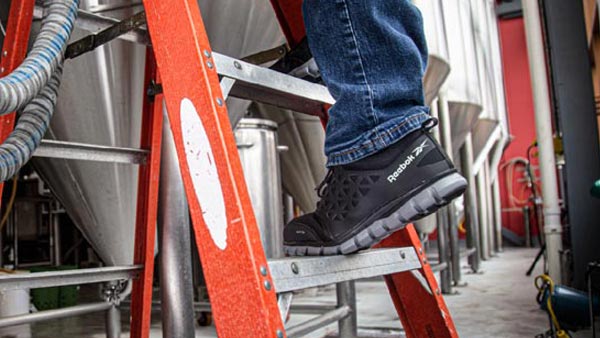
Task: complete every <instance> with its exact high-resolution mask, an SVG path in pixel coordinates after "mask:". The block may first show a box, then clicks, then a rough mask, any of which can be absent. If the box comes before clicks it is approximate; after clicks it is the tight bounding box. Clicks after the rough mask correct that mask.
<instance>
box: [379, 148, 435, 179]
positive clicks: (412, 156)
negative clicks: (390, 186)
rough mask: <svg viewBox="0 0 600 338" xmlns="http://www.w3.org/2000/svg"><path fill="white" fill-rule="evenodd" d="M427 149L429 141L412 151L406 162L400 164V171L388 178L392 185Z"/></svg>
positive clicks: (397, 170)
mask: <svg viewBox="0 0 600 338" xmlns="http://www.w3.org/2000/svg"><path fill="white" fill-rule="evenodd" d="M427 147H428V145H427V140H425V141H423V143H421V145H419V146H417V147H416V148H415V149H413V151H411V153H410V154H409V155H408V156H407V157H406V159H405V160H404V162H402V163H400V165H399V166H398V169H396V171H394V172H393V173H392V174H391V175H390V176H388V178H387V180H388V181H389V182H390V183H394V181H396V180H397V179H398V176H400V174H402V173H403V172H404V170H406V168H408V167H409V166H410V165H411V164H412V163H413V162H414V161H415V160H416V159H417V157H419V156H420V155H421V154H422V153H423V149H425V148H427Z"/></svg>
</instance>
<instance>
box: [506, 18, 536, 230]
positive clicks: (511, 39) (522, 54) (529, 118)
mask: <svg viewBox="0 0 600 338" xmlns="http://www.w3.org/2000/svg"><path fill="white" fill-rule="evenodd" d="M499 29H500V41H501V45H502V62H503V67H504V85H505V91H506V103H507V109H508V118H509V126H510V127H509V128H510V130H509V131H510V134H511V139H512V141H511V143H510V145H509V146H508V147H507V149H506V151H505V152H504V155H503V157H502V161H501V162H500V171H499V178H500V188H501V198H502V224H503V227H504V228H505V229H506V230H509V231H510V232H512V233H514V234H516V235H518V236H519V237H523V236H524V233H525V232H524V221H523V213H522V211H521V209H522V207H523V206H524V205H525V204H526V203H525V201H526V200H527V199H528V198H529V197H530V196H531V189H529V188H528V187H527V186H526V183H525V182H520V181H524V178H525V174H524V168H525V166H524V165H522V164H515V165H511V161H514V159H516V158H526V157H527V154H526V151H527V148H528V147H529V145H531V144H532V143H533V142H534V140H535V123H534V114H533V111H534V109H533V97H532V92H531V78H530V75H529V64H528V59H527V45H526V41H525V28H524V25H523V19H522V18H514V19H501V20H500V21H499ZM532 155H535V150H533V151H532ZM532 164H533V165H534V167H536V166H537V159H536V158H535V156H533V159H532ZM511 172H512V177H513V180H512V182H507V178H509V177H510V175H511ZM511 187H512V194H511V193H510V188H511ZM511 195H512V198H511ZM529 204H530V205H532V204H531V202H529ZM532 214H533V213H532ZM531 220H532V222H533V215H532V218H531ZM531 224H532V228H533V229H535V225H534V224H535V223H531ZM536 233H537V232H534V234H536Z"/></svg>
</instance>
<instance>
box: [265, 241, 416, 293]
mask: <svg viewBox="0 0 600 338" xmlns="http://www.w3.org/2000/svg"><path fill="white" fill-rule="evenodd" d="M420 267H421V263H420V262H419V258H418V256H417V253H416V252H415V249H414V248H411V247H407V248H392V249H374V250H369V251H365V252H362V253H358V254H354V255H348V256H323V257H321V256H315V257H288V258H282V259H275V260H271V261H269V268H270V269H271V273H272V275H273V283H274V284H275V290H276V291H277V292H288V291H294V290H300V289H306V288H311V287H316V286H320V285H328V284H333V283H339V282H343V281H348V280H355V279H363V278H370V277H375V276H383V275H389V274H392V273H397V272H402V271H408V270H414V269H418V268H420Z"/></svg>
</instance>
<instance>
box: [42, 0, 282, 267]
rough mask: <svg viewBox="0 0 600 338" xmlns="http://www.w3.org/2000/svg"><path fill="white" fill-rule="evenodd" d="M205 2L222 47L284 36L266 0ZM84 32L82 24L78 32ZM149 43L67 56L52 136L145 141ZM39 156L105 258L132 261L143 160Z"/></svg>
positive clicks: (92, 2) (240, 107) (256, 45)
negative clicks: (111, 161)
mask: <svg viewBox="0 0 600 338" xmlns="http://www.w3.org/2000/svg"><path fill="white" fill-rule="evenodd" d="M130 3H131V6H130V7H125V8H123V6H119V9H118V10H113V9H111V8H114V7H115V6H112V5H114V2H112V1H111V0H87V1H82V4H81V8H82V9H86V10H89V11H92V12H96V13H97V14H101V15H105V16H110V17H115V18H119V19H121V18H126V17H128V16H130V15H133V14H135V13H137V12H139V11H141V10H142V7H141V6H139V3H140V2H139V1H134V0H132V1H130ZM136 4H137V5H136ZM199 4H200V6H201V8H202V14H203V18H204V23H205V25H206V29H207V32H208V35H209V38H210V41H211V44H212V46H213V48H214V50H216V51H218V52H221V53H223V54H227V55H230V56H234V57H241V56H246V55H248V54H252V53H255V52H258V51H261V50H264V49H268V48H273V47H275V46H277V45H279V44H280V43H282V42H283V39H284V38H283V35H282V33H281V31H280V29H279V26H278V24H277V21H276V18H275V14H274V13H273V10H272V9H271V5H270V3H269V1H268V0H256V1H242V2H240V1H235V0H221V1H210V0H200V1H199ZM86 34H89V32H85V31H82V30H77V31H76V32H75V34H74V36H73V40H74V39H77V38H80V37H82V36H84V35H86ZM145 49H146V48H145V46H140V45H135V44H133V43H130V42H125V41H120V40H117V41H113V42H111V43H109V44H107V45H105V46H102V47H99V48H98V49H96V50H95V51H94V52H91V53H88V54H86V55H83V56H81V57H79V58H77V59H75V60H70V61H68V62H67V63H66V65H65V70H64V77H63V82H62V85H61V90H60V94H59V99H58V104H57V109H56V113H55V115H54V117H53V119H52V123H51V128H50V131H49V132H48V134H47V135H46V137H47V138H54V139H58V140H63V141H73V142H83V143H91V144H99V145H107V146H117V147H132V148H135V147H139V139H140V120H141V105H142V95H143V88H142V83H143V78H144V57H145ZM228 105H229V108H230V111H231V113H232V116H234V118H235V116H241V115H242V114H243V113H244V112H245V109H246V107H247V105H248V103H247V102H243V101H241V100H237V101H236V102H233V101H232V100H231V101H230V102H228ZM34 163H35V165H36V168H37V169H38V171H39V172H40V174H41V175H42V176H43V177H44V178H45V180H46V181H47V182H48V183H49V185H50V187H51V189H52V191H53V192H54V194H55V195H56V196H57V198H58V199H59V200H60V201H61V202H62V203H63V205H64V206H65V209H66V210H67V212H68V213H69V215H70V216H71V218H72V219H73V220H74V222H75V224H76V225H77V226H78V227H79V228H80V229H81V231H82V232H83V234H84V236H85V237H86V238H87V239H88V241H89V242H90V243H91V244H92V246H93V247H94V249H95V250H96V252H97V253H98V255H99V256H100V258H101V259H102V260H103V261H104V262H105V263H106V264H109V265H124V264H131V263H132V259H133V241H134V223H135V212H136V202H137V199H136V194H137V172H138V167H137V166H129V165H124V164H108V163H95V162H84V161H67V160H57V159H46V158H43V159H42V158H38V159H34Z"/></svg>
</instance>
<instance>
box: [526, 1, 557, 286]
mask: <svg viewBox="0 0 600 338" xmlns="http://www.w3.org/2000/svg"><path fill="white" fill-rule="evenodd" d="M522 5H523V19H524V22H525V36H526V40H527V54H528V57H529V69H530V72H531V88H532V90H533V103H534V107H535V132H536V136H537V143H538V151H539V165H540V178H541V185H542V196H543V198H544V235H545V239H546V257H547V265H548V274H549V275H550V278H552V279H553V280H554V281H556V282H557V283H560V282H561V277H562V273H561V263H560V252H561V251H562V226H561V222H560V206H559V200H558V188H557V186H556V182H557V178H556V162H555V158H554V139H553V136H552V119H551V110H550V95H549V91H548V76H547V74H546V57H545V49H544V40H543V36H542V25H541V20H540V9H539V3H538V1H523V4H522Z"/></svg>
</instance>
